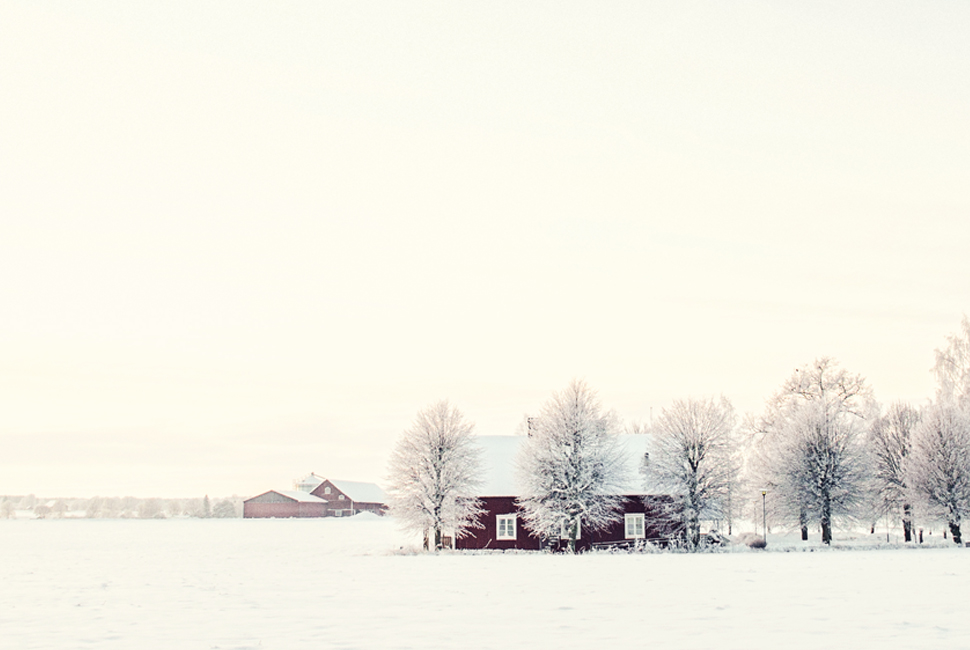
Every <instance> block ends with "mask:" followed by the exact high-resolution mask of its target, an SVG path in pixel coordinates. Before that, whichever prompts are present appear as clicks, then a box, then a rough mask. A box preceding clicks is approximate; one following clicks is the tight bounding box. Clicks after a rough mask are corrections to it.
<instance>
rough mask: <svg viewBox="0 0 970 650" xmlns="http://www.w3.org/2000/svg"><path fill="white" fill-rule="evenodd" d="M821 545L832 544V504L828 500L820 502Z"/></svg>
mask: <svg viewBox="0 0 970 650" xmlns="http://www.w3.org/2000/svg"><path fill="white" fill-rule="evenodd" d="M822 543H823V544H831V543H832V504H831V503H829V500H828V499H825V500H824V501H822Z"/></svg>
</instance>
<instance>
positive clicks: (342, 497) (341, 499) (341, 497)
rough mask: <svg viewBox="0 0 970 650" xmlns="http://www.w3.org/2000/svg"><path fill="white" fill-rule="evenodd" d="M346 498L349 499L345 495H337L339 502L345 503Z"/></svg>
mask: <svg viewBox="0 0 970 650" xmlns="http://www.w3.org/2000/svg"><path fill="white" fill-rule="evenodd" d="M346 498H347V497H345V496H344V495H342V494H338V495H337V501H343V500H344V499H346Z"/></svg>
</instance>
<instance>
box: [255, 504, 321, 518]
mask: <svg viewBox="0 0 970 650" xmlns="http://www.w3.org/2000/svg"><path fill="white" fill-rule="evenodd" d="M326 505H327V504H325V503H300V502H298V501H288V502H282V503H261V502H254V501H253V500H251V499H250V500H249V501H246V502H244V503H243V517H245V518H247V519H258V518H268V517H276V518H286V517H325V516H326Z"/></svg>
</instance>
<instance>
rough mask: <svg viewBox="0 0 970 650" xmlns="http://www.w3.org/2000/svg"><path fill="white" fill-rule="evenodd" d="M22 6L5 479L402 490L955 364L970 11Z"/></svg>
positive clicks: (8, 100) (190, 491)
mask: <svg viewBox="0 0 970 650" xmlns="http://www.w3.org/2000/svg"><path fill="white" fill-rule="evenodd" d="M604 5H605V3H587V4H579V3H572V2H565V3H564V2H549V3H519V2H488V3H475V4H471V3H451V2H442V3H418V2H395V3H376V2H330V3H318V2H273V3H269V2H264V3H259V2H237V1H233V2H199V1H198V0H192V1H186V2H164V3H161V2H157V3H131V2H125V1H120V0H119V1H117V2H74V1H70V2H67V1H64V2H48V3H43V5H42V6H35V5H34V4H30V3H14V2H6V1H3V0H0V494H23V493H27V492H34V493H37V494H38V495H42V496H92V495H94V494H102V495H123V494H133V495H137V496H198V495H201V494H203V493H209V494H211V495H228V494H232V493H236V494H241V495H252V494H256V493H259V492H262V491H264V490H267V489H270V488H284V487H289V483H290V481H291V479H293V478H295V477H297V476H299V475H301V474H304V473H306V472H309V471H311V470H312V471H315V472H317V473H318V474H322V475H325V476H329V477H332V478H342V479H351V480H377V481H380V480H381V479H382V478H383V476H384V474H385V468H386V459H387V454H388V450H389V448H390V446H391V445H392V444H393V442H394V440H395V439H396V437H397V436H398V435H399V434H400V432H401V431H402V430H403V429H404V428H405V427H407V426H408V425H409V423H410V422H411V420H412V418H413V416H414V414H415V413H416V411H417V410H418V409H420V408H422V407H424V406H426V405H427V404H429V403H431V402H433V401H435V400H438V399H441V398H450V399H451V400H452V401H453V402H455V403H456V404H457V405H458V406H459V407H460V408H461V409H462V410H464V412H465V413H466V415H467V416H468V417H469V418H470V419H471V420H473V421H475V422H476V423H477V425H478V430H479V432H480V433H486V434H503V433H512V431H513V430H514V429H515V427H516V426H517V425H518V423H519V422H520V421H521V419H522V417H523V415H524V414H525V413H526V412H534V411H536V410H537V408H538V407H539V405H540V404H541V403H542V402H543V401H544V400H545V399H546V398H547V397H548V395H549V394H550V393H551V392H552V391H554V390H559V389H561V388H563V387H564V386H565V385H566V384H567V383H568V382H569V380H570V379H572V378H574V377H580V378H585V379H586V380H587V382H588V383H589V384H590V385H591V386H593V387H594V388H597V389H598V390H599V391H600V395H601V398H602V400H603V402H604V404H605V405H606V406H608V407H612V408H615V409H616V410H617V411H618V412H619V413H620V415H621V416H623V417H624V418H626V419H647V418H648V417H649V414H650V409H651V408H653V409H654V410H655V414H658V413H659V411H660V409H661V408H663V407H664V406H665V405H667V404H669V403H670V401H671V400H672V399H676V398H678V397H687V396H691V395H696V396H702V395H709V394H716V393H723V394H725V395H726V396H727V397H729V398H730V399H731V400H732V401H733V402H734V404H735V405H736V407H737V408H738V409H739V410H740V411H742V412H744V411H756V410H759V409H760V408H761V405H762V404H763V401H764V399H765V398H767V397H768V396H769V395H770V393H771V392H772V391H773V390H774V389H775V388H776V387H777V386H778V385H779V384H780V383H781V382H782V381H783V380H784V379H785V377H787V376H788V375H789V374H790V373H791V371H792V369H793V368H795V367H796V366H800V365H803V364H805V363H808V362H810V361H812V359H814V358H815V357H817V356H821V355H829V356H834V357H836V358H837V359H838V360H839V361H841V363H842V364H843V365H844V366H845V367H847V368H848V369H850V370H852V371H854V372H859V373H862V374H863V375H865V376H866V377H868V378H869V380H870V382H871V383H872V385H873V387H874V389H875V391H876V394H877V397H878V398H879V399H880V400H881V401H883V402H888V401H890V400H893V399H908V400H913V401H921V400H924V399H926V398H929V397H930V396H931V395H932V392H933V383H932V378H931V376H930V374H929V368H930V366H931V365H932V363H933V350H934V348H936V347H940V346H941V345H942V344H943V342H944V337H945V335H946V334H948V333H950V332H953V331H955V330H956V329H957V328H958V325H959V319H960V316H961V314H962V313H963V312H965V311H970V255H968V254H967V248H968V244H970V193H968V191H967V188H968V187H970V119H968V116H970V5H967V4H962V3H943V2H919V3H915V2H913V3H884V2H872V3H868V2H867V3H861V2H857V3H844V2H830V3H822V2H818V3H790V2H774V3H772V2H750V3H718V2H677V3H666V2H664V3H660V2H657V3H645V2H630V3H610V4H609V5H608V6H604Z"/></svg>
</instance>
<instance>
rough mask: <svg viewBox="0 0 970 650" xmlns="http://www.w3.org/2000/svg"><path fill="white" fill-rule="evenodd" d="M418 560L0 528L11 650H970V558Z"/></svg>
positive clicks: (271, 530)
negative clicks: (616, 649)
mask: <svg viewBox="0 0 970 650" xmlns="http://www.w3.org/2000/svg"><path fill="white" fill-rule="evenodd" d="M407 541H408V540H406V538H405V537H404V536H403V535H401V534H400V533H399V532H398V531H397V530H396V529H395V528H394V525H393V522H392V521H390V520H387V519H378V518H376V517H372V516H367V515H361V516H358V517H354V518H352V519H343V520H341V519H315V520H313V519H310V520H241V519H225V520H218V519H209V520H201V519H184V520H34V521H2V520H0V648H4V649H8V648H9V649H15V648H16V649H18V650H21V649H28V648H43V649H45V650H53V649H61V648H64V649H67V648H70V649H76V648H125V649H128V648H133V649H137V650H148V649H154V648H166V649H175V648H178V649H180V650H181V649H191V648H204V649H206V650H208V649H211V648H236V649H240V648H277V649H280V650H294V649H300V648H315V649H317V648H362V649H364V648H366V649H370V648H421V649H426V648H536V649H545V648H586V649H599V648H611V647H625V648H643V647H668V648H786V649H790V648H813V649H815V650H817V649H819V648H902V647H907V648H927V647H945V648H970V616H968V614H967V612H968V611H970V607H968V605H967V601H966V585H967V576H968V573H970V549H963V548H956V547H952V548H951V547H938V548H922V549H918V550H917V549H884V550H843V551H839V550H822V549H819V550H818V552H811V553H810V552H790V553H785V552H753V551H743V552H729V553H718V554H700V555H683V554H644V555H624V554H616V555H611V554H605V553H604V554H588V555H581V556H576V557H566V556H562V555H546V554H527V553H516V554H504V555H503V554H487V553H486V554H464V553H444V554H441V555H437V556H436V555H427V554H409V553H406V552H401V551H399V550H397V549H399V548H400V547H401V545H402V544H405V543H406V542H407ZM797 544H800V543H796V544H795V545H794V546H793V548H799V547H798V545H797ZM780 546H784V545H780ZM776 548H778V547H777V546H776Z"/></svg>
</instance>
